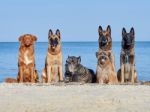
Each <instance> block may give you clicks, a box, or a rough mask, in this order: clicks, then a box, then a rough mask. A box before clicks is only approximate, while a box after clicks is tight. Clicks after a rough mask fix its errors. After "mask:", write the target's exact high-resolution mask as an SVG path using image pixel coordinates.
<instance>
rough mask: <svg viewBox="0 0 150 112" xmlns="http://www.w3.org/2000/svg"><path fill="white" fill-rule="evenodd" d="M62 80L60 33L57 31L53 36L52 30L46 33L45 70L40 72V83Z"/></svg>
mask: <svg viewBox="0 0 150 112" xmlns="http://www.w3.org/2000/svg"><path fill="white" fill-rule="evenodd" d="M62 80H63V71H62V51H61V37H60V31H59V30H58V29H57V30H56V33H55V34H53V32H52V30H49V33H48V50H47V56H46V60H45V68H44V70H43V72H42V82H44V83H50V82H57V81H62Z"/></svg>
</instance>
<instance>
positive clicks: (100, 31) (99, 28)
mask: <svg viewBox="0 0 150 112" xmlns="http://www.w3.org/2000/svg"><path fill="white" fill-rule="evenodd" d="M102 32H103V28H102V26H99V27H98V33H99V35H102Z"/></svg>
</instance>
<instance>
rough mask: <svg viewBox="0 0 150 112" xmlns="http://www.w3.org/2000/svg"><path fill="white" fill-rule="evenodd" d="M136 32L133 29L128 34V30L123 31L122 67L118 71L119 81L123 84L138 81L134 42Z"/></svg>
mask: <svg viewBox="0 0 150 112" xmlns="http://www.w3.org/2000/svg"><path fill="white" fill-rule="evenodd" d="M134 35H135V32H134V28H133V27H132V28H131V30H130V33H127V32H126V29H125V28H123V29H122V44H121V47H122V49H121V54H120V66H121V69H119V71H118V80H119V81H120V82H121V83H124V82H131V83H134V82H136V81H137V73H136V70H135V52H134V40H135V37H134Z"/></svg>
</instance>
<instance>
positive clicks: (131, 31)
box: [130, 27, 134, 36]
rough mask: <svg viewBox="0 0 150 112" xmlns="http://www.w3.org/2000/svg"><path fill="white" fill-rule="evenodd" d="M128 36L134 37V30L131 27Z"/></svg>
mask: <svg viewBox="0 0 150 112" xmlns="http://www.w3.org/2000/svg"><path fill="white" fill-rule="evenodd" d="M130 34H131V35H133V36H134V28H133V27H132V28H131V30H130Z"/></svg>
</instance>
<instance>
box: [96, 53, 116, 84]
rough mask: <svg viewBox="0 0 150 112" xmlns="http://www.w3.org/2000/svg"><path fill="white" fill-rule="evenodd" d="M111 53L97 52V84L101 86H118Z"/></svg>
mask: <svg viewBox="0 0 150 112" xmlns="http://www.w3.org/2000/svg"><path fill="white" fill-rule="evenodd" d="M110 55H111V53H110V52H107V51H99V52H96V57H97V59H98V61H97V70H96V77H97V83H100V84H104V83H105V84H117V83H118V79H117V74H116V72H114V70H113V65H112V63H111V60H110V58H109V57H110Z"/></svg>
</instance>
